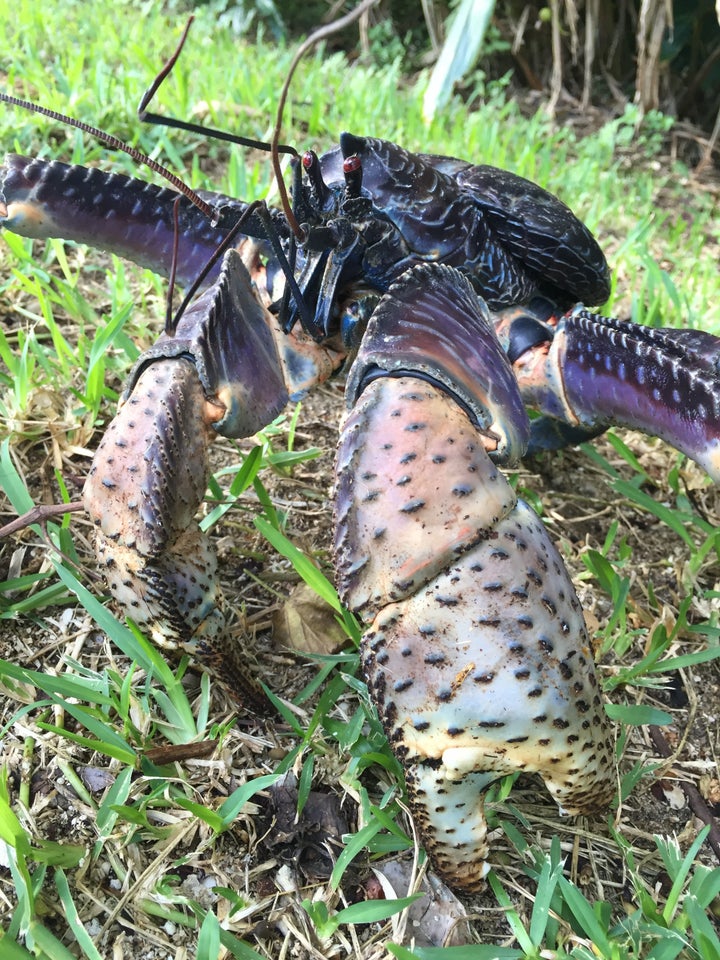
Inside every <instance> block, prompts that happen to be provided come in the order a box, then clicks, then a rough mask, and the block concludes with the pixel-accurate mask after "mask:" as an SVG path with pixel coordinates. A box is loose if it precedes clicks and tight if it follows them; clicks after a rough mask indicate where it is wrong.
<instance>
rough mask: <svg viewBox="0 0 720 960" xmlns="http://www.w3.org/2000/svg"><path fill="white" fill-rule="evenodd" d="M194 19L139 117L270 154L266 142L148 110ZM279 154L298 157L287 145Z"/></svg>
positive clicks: (148, 93) (149, 90) (152, 86)
mask: <svg viewBox="0 0 720 960" xmlns="http://www.w3.org/2000/svg"><path fill="white" fill-rule="evenodd" d="M194 19H195V17H193V16H191V17H190V18H189V19H188V22H187V24H186V25H185V29H184V30H183V34H182V36H181V37H180V42H179V43H178V45H177V48H176V49H175V52H174V53H173V54H172V55H171V56H170V58H169V59H168V60H167V61H166V62H165V64H164V66H163V68H162V69H161V70H160V72H159V73H158V75H157V76H156V77H155V79H154V80H153V82H152V83H151V84H150V86H149V87H148V88H147V90H146V91H145V93H144V94H143V95H142V98H141V100H140V104H139V105H138V111H137V112H138V117H139V118H140V119H141V120H142V121H143V122H144V123H154V124H157V125H158V126H161V127H171V128H172V129H173V130H185V131H187V132H188V133H199V134H201V135H202V136H206V137H212V138H213V139H215V140H225V141H227V142H228V143H237V144H239V145H240V146H241V147H251V148H252V149H254V150H264V151H266V152H268V153H269V152H270V150H271V145H270V144H269V143H268V142H267V141H266V140H254V139H252V138H251V137H241V136H240V135H239V134H234V133H228V132H227V131H225V130H216V129H214V128H213V127H203V126H201V125H200V124H198V123H191V122H190V121H188V120H178V119H176V118H175V117H166V116H163V115H162V114H160V113H152V112H151V111H149V110H147V109H146V107H147V105H148V104H149V103H150V101H151V100H152V98H153V97H154V96H155V94H156V93H157V91H158V90H159V89H160V85H161V84H162V83H163V81H164V80H165V78H166V77H167V75H168V74H169V73H170V71H171V70H172V69H173V67H174V66H175V64H176V63H177V60H178V57H179V56H180V54H181V52H182V49H183V47H184V46H185V41H186V40H187V36H188V33H189V31H190V26H191V25H192V22H193V20H194ZM278 152H279V153H289V154H290V155H291V156H294V157H296V156H297V155H298V154H297V150H296V149H295V147H291V146H289V145H288V144H287V143H281V144H279V145H278Z"/></svg>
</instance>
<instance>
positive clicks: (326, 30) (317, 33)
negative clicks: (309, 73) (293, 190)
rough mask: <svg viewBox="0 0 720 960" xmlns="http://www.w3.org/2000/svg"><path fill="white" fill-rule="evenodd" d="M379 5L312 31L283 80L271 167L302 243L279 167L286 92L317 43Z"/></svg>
mask: <svg viewBox="0 0 720 960" xmlns="http://www.w3.org/2000/svg"><path fill="white" fill-rule="evenodd" d="M377 3H379V0H363V2H362V3H360V4H358V5H357V7H355V9H354V10H351V11H350V13H347V14H345V16H344V17H340V19H339V20H333V22H332V23H328V24H325V26H323V27H318V29H317V30H314V31H313V32H312V33H311V34H310V36H309V37H308V38H307V39H306V40H304V41H303V43H301V44H300V46H299V47H298V49H297V52H296V53H295V56H294V57H293V59H292V62H291V64H290V69H289V70H288V75H287V77H286V78H285V83H284V84H283V88H282V90H281V91H280V99H279V101H278V109H277V117H276V119H275V129H274V130H273V135H272V140H271V141H270V146H271V155H272V165H273V173H274V174H275V179H276V181H277V185H278V193H279V194H280V202H281V203H282V208H283V211H284V213H285V216H286V217H287V221H288V223H289V225H290V229H291V230H292V232H293V233H294V234H295V236H296V237H297V239H298V240H300V241H302V240H303V239H304V236H303V231H302V230H301V229H300V224H299V223H298V222H297V219H296V218H295V215H294V213H293V212H292V209H291V206H290V201H289V199H288V195H287V188H286V187H285V181H284V180H283V175H282V169H281V167H280V157H279V153H280V142H279V141H280V130H281V128H282V118H283V113H284V112H285V103H286V101H287V95H288V90H289V89H290V83H291V81H292V78H293V74H294V73H295V70H296V69H297V65H298V64H299V63H300V61H301V60H302V58H303V57H304V56H305V54H306V53H307V52H308V50H310V49H312V47H314V46H315V44H316V43H319V42H320V41H321V40H325V38H326V37H331V36H332V35H333V34H334V33H337V32H338V31H339V30H344V29H345V27H349V26H350V24H351V23H354V22H355V21H356V20H359V19H360V17H361V16H362V15H363V14H364V13H365V12H366V11H368V10H370V8H371V7H374V6H375V4H377Z"/></svg>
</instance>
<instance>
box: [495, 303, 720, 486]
mask: <svg viewBox="0 0 720 960" xmlns="http://www.w3.org/2000/svg"><path fill="white" fill-rule="evenodd" d="M496 330H497V332H498V335H499V337H500V339H501V341H502V342H503V345H504V346H505V347H506V349H507V351H508V353H509V355H510V358H511V360H512V361H513V369H514V371H515V374H516V376H517V379H518V382H519V384H520V389H521V391H522V394H523V398H524V400H525V402H526V403H527V404H528V405H529V406H531V407H534V408H535V409H536V410H539V411H540V412H542V413H543V414H545V415H546V416H547V417H549V418H552V419H550V420H549V421H546V420H541V421H540V422H539V423H538V426H537V427H536V428H535V433H534V436H533V443H534V446H535V448H536V449H538V448H539V449H543V448H544V449H554V448H556V447H559V446H563V445H564V444H566V443H572V442H579V441H580V440H583V439H587V438H588V437H591V436H595V435H597V434H599V433H602V432H603V430H605V429H607V428H608V427H610V426H613V425H617V426H625V427H631V428H633V429H638V430H643V431H644V432H645V433H649V434H651V435H654V436H658V437H662V439H663V440H666V441H667V442H668V443H670V444H671V445H672V446H674V447H675V448H676V449H678V450H680V451H681V452H682V453H684V454H686V455H687V456H689V457H691V458H692V459H693V460H696V461H697V462H698V463H699V464H700V465H701V466H702V467H703V468H704V469H705V470H706V471H707V472H708V474H709V475H710V476H711V477H712V479H713V480H715V482H720V338H718V337H714V336H712V334H709V333H705V332H704V331H701V330H674V329H672V328H660V329H654V328H652V327H644V326H641V325H639V324H636V323H630V322H629V321H621V320H615V319H610V318H607V317H602V316H600V315H598V314H594V313H590V312H589V311H588V310H586V309H585V308H584V307H576V308H575V309H574V310H572V311H570V312H569V313H567V314H565V316H563V317H561V318H560V319H559V320H556V319H555V318H550V320H549V321H548V322H545V320H544V319H541V318H540V317H538V316H536V315H533V313H532V311H529V310H526V309H515V310H512V311H505V312H504V313H501V314H499V315H498V322H497V324H496Z"/></svg>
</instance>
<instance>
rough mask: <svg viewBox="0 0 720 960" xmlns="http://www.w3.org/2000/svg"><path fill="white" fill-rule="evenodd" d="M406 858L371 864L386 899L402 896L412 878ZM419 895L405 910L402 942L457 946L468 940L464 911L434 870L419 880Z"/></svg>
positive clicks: (465, 913)
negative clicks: (405, 922) (406, 911)
mask: <svg viewBox="0 0 720 960" xmlns="http://www.w3.org/2000/svg"><path fill="white" fill-rule="evenodd" d="M411 872H412V864H411V862H410V861H409V860H388V861H387V862H386V863H383V864H382V865H381V866H380V867H378V868H376V869H375V868H374V873H375V876H376V877H377V878H378V880H379V881H380V884H381V885H382V887H383V892H384V893H385V897H386V899H394V898H396V897H406V896H407V895H408V890H409V889H410V883H411V881H412V876H411ZM420 893H423V894H424V896H423V897H420V898H419V899H418V900H416V901H415V903H413V904H412V905H411V906H410V908H409V912H408V923H407V927H406V929H405V938H404V940H405V943H407V944H409V943H410V942H412V943H413V944H414V945H415V946H417V947H450V946H453V947H457V946H461V945H462V944H465V943H472V938H471V935H470V927H469V925H468V922H467V911H466V909H465V907H464V906H463V904H462V903H461V902H460V901H459V900H458V898H457V897H456V896H455V894H454V893H453V892H452V890H451V889H450V888H449V887H447V886H446V885H445V884H444V883H443V882H442V880H440V879H439V878H438V877H436V876H435V875H434V874H427V875H426V876H425V877H423V879H422V881H421V883H420Z"/></svg>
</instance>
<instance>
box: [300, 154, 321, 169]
mask: <svg viewBox="0 0 720 960" xmlns="http://www.w3.org/2000/svg"><path fill="white" fill-rule="evenodd" d="M316 160H317V155H316V154H314V153H313V152H312V150H307V151H306V152H305V153H304V154H303V155H302V165H303V167H305V169H306V170H309V169H310V168H311V167H313V166H314V165H315V161H316Z"/></svg>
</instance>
